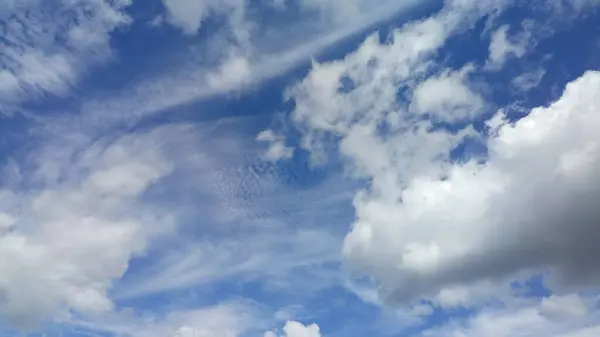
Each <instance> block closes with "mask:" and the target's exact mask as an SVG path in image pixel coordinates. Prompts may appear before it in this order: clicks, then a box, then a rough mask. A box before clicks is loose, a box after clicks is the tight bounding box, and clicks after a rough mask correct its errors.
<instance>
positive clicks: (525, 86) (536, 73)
mask: <svg viewBox="0 0 600 337" xmlns="http://www.w3.org/2000/svg"><path fill="white" fill-rule="evenodd" d="M545 75H546V71H545V70H544V69H542V68H539V69H537V70H533V71H529V72H526V73H523V74H521V75H519V76H517V77H515V78H514V79H513V80H512V83H511V84H512V86H513V87H515V89H517V90H520V91H522V92H527V91H529V90H531V89H533V88H535V87H537V86H538V85H539V84H540V82H541V81H542V79H543V78H544V76H545Z"/></svg>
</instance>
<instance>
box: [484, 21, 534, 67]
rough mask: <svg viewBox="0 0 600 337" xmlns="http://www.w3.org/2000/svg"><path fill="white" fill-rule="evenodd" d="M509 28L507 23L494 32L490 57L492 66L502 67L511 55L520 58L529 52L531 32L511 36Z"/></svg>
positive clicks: (489, 61) (489, 62)
mask: <svg viewBox="0 0 600 337" xmlns="http://www.w3.org/2000/svg"><path fill="white" fill-rule="evenodd" d="M509 29H510V26H508V25H505V26H502V27H500V28H498V29H497V30H496V31H495V32H494V33H493V34H492V40H491V43H490V48H489V59H488V66H489V67H491V68H494V69H497V68H501V67H502V66H503V65H504V63H505V62H506V61H507V60H508V58H509V57H517V58H520V57H522V56H523V55H525V53H526V52H527V47H528V43H529V40H530V38H531V37H530V36H529V34H528V33H527V32H525V33H522V34H520V35H518V36H515V37H510V38H509V36H508V32H509Z"/></svg>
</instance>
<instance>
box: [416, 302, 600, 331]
mask: <svg viewBox="0 0 600 337" xmlns="http://www.w3.org/2000/svg"><path fill="white" fill-rule="evenodd" d="M567 298H568V300H566V301H567V302H577V303H578V304H576V306H577V307H578V309H577V310H578V314H577V316H572V315H571V314H570V313H568V312H563V313H562V314H561V315H552V316H548V315H547V314H546V312H545V311H546V309H545V306H546V304H545V302H547V301H553V300H554V299H553V298H550V299H544V300H543V301H542V302H538V303H528V304H521V305H518V306H516V307H511V306H509V307H507V308H504V309H488V310H483V311H481V312H479V313H478V314H476V315H474V316H472V317H469V318H467V319H466V320H465V321H462V322H461V321H451V323H450V324H447V325H445V326H442V327H441V328H436V329H431V330H426V331H424V332H423V333H421V334H420V335H421V336H423V337H458V336H460V337H476V336H489V337H512V336H520V337H539V336H549V337H574V336H581V337H588V336H590V337H591V336H593V335H594V333H597V332H598V331H599V330H598V329H599V327H600V326H599V325H598V321H597V317H596V315H597V311H595V310H590V309H589V308H588V307H586V306H583V305H580V304H579V303H582V299H581V298H580V297H579V296H577V295H574V294H571V295H568V296H567ZM560 301H563V300H560ZM571 304H572V303H571Z"/></svg>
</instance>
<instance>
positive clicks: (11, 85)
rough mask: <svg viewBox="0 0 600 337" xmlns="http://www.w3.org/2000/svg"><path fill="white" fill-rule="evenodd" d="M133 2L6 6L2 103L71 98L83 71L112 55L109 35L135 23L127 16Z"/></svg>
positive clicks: (0, 58) (0, 61)
mask: <svg viewBox="0 0 600 337" xmlns="http://www.w3.org/2000/svg"><path fill="white" fill-rule="evenodd" d="M128 4H129V3H128V1H125V0H118V1H104V0H85V1H76V2H73V1H62V0H51V1H43V2H42V1H36V0H31V1H24V2H22V3H21V2H19V4H18V5H16V4H14V3H13V4H12V5H11V2H8V3H7V4H5V7H4V8H3V12H1V13H0V15H2V18H3V19H2V20H3V23H4V30H3V38H4V41H5V43H4V45H3V50H2V54H1V55H0V66H1V67H0V69H1V70H0V102H2V103H3V105H5V106H8V107H10V106H11V105H15V104H18V103H20V102H21V101H23V100H26V99H29V98H38V97H41V96H42V95H46V94H52V95H67V94H68V93H69V91H70V89H71V88H72V87H73V86H75V85H76V82H77V80H78V79H79V77H80V76H81V75H82V73H84V72H85V71H86V70H88V69H89V68H90V67H92V66H93V65H96V64H98V63H101V62H105V61H106V60H108V59H109V58H110V57H111V56H112V48H111V46H110V43H109V34H110V33H111V32H112V31H113V30H115V29H117V28H119V27H123V26H125V25H127V24H129V22H130V18H129V17H128V16H127V14H125V13H124V9H125V8H126V7H127V5H128ZM67 12H68V13H70V14H69V15H60V13H67ZM48 41H53V42H55V43H48Z"/></svg>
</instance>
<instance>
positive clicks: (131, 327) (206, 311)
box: [70, 302, 262, 337]
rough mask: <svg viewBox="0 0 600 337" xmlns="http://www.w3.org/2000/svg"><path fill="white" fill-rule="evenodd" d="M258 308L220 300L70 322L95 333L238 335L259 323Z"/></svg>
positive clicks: (177, 336) (170, 336)
mask: <svg viewBox="0 0 600 337" xmlns="http://www.w3.org/2000/svg"><path fill="white" fill-rule="evenodd" d="M260 320H261V318H260V313H259V312H258V310H257V308H255V307H254V306H252V305H249V304H247V303H243V302H237V303H223V304H219V305H215V306H210V307H203V308H197V309H175V310H171V311H170V312H169V313H168V314H166V315H165V316H150V315H148V314H146V315H145V317H140V315H139V313H136V312H134V311H133V310H132V309H129V308H126V309H123V310H121V311H119V312H116V313H111V314H109V315H105V316H102V317H99V318H96V319H95V320H87V321H77V320H75V321H72V322H70V323H71V324H72V326H78V327H85V328H87V329H90V330H92V331H94V332H98V333H110V334H111V335H114V336H130V337H204V336H206V337H213V336H223V337H237V336H239V335H240V334H241V333H243V332H246V331H247V330H249V329H252V328H256V327H258V326H260V325H261V324H262V323H261V322H260Z"/></svg>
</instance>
